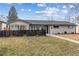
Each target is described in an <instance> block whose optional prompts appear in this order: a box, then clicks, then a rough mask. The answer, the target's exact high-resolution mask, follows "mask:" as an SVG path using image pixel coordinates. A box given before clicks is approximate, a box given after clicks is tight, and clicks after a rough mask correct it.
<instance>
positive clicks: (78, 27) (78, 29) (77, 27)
mask: <svg viewBox="0 0 79 59" xmlns="http://www.w3.org/2000/svg"><path fill="white" fill-rule="evenodd" d="M76 33H79V24H77V26H76Z"/></svg>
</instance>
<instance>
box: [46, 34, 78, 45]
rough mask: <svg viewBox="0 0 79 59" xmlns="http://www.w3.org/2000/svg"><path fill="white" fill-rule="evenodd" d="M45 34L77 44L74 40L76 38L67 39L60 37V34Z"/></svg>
mask: <svg viewBox="0 0 79 59" xmlns="http://www.w3.org/2000/svg"><path fill="white" fill-rule="evenodd" d="M47 36H51V37H56V38H60V39H64V40H66V41H70V42H73V43H77V44H79V41H76V40H73V39H69V38H65V37H61V36H58V35H54V34H47Z"/></svg>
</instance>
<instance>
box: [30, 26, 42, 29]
mask: <svg viewBox="0 0 79 59" xmlns="http://www.w3.org/2000/svg"><path fill="white" fill-rule="evenodd" d="M42 27H43V26H41V25H30V26H29V30H41V29H42Z"/></svg>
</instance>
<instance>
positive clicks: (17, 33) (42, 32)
mask: <svg viewBox="0 0 79 59" xmlns="http://www.w3.org/2000/svg"><path fill="white" fill-rule="evenodd" d="M11 35H13V36H24V35H26V36H35V35H39V36H41V35H46V31H45V30H13V31H0V36H1V37H4V36H5V37H9V36H11Z"/></svg>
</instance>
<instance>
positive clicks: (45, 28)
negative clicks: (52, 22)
mask: <svg viewBox="0 0 79 59" xmlns="http://www.w3.org/2000/svg"><path fill="white" fill-rule="evenodd" d="M44 30H46V33H48V26H47V25H45V26H44Z"/></svg>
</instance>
